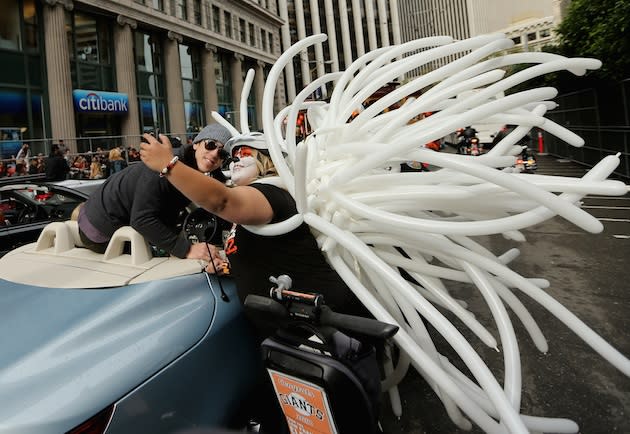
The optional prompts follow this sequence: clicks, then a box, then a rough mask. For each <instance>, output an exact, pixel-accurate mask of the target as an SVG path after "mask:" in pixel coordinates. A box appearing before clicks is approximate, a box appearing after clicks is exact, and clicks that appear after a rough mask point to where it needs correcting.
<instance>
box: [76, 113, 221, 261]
mask: <svg viewBox="0 0 630 434" xmlns="http://www.w3.org/2000/svg"><path fill="white" fill-rule="evenodd" d="M230 137H232V134H231V133H230V131H229V130H228V129H227V128H225V127H223V126H222V125H220V124H216V123H214V124H210V125H207V126H206V127H205V128H203V129H202V130H201V131H200V132H199V134H197V136H196V137H195V139H194V140H193V143H192V144H189V145H184V146H182V147H181V148H180V149H179V151H178V152H177V154H176V156H175V157H174V158H173V160H174V161H172V163H171V164H173V165H174V164H175V162H176V161H180V162H182V163H184V164H186V165H187V166H190V167H192V168H194V169H196V170H198V171H200V172H203V173H206V174H209V175H214V174H217V178H220V176H221V171H220V169H221V165H222V164H223V162H224V161H225V158H226V157H227V156H228V155H227V153H226V152H225V151H224V150H223V147H224V145H225V142H227V141H228V140H229V139H230ZM189 203H190V200H189V199H187V198H186V197H185V196H184V195H182V194H181V193H180V192H179V191H178V190H177V189H176V188H175V187H173V186H172V185H171V184H170V183H169V182H168V181H167V180H166V178H164V177H163V176H162V174H159V173H156V172H154V171H152V170H151V169H149V168H148V167H147V166H145V164H144V163H137V164H132V165H130V166H129V167H127V168H125V169H124V170H122V171H120V172H117V173H115V174H113V175H112V176H110V177H109V178H107V180H106V181H105V183H103V184H102V185H101V186H100V187H99V188H98V189H97V190H96V191H94V192H93V193H92V194H91V195H90V197H89V199H88V200H87V201H86V202H85V203H84V204H83V206H81V208H80V209H79V213H78V223H79V235H80V236H81V241H82V242H83V244H84V245H85V247H87V248H88V249H90V250H92V251H94V252H97V253H104V252H105V249H106V248H107V244H108V242H109V240H110V239H111V237H112V235H113V234H114V232H115V231H116V230H117V229H119V228H120V227H122V226H131V227H132V228H134V229H135V230H136V231H138V232H139V233H140V234H141V235H142V236H143V237H144V238H145V240H147V241H148V242H149V243H150V244H152V245H153V246H155V247H157V248H158V249H160V250H163V251H164V252H166V253H169V254H172V255H174V256H177V257H178V258H190V259H204V260H209V259H210V258H209V254H208V249H207V247H206V246H205V244H203V243H199V244H191V242H190V241H189V240H188V239H187V238H186V237H185V235H184V234H183V233H178V232H177V231H176V225H177V220H178V217H179V214H180V212H181V211H182V210H184V209H185V208H186V206H187V205H188V204H189Z"/></svg>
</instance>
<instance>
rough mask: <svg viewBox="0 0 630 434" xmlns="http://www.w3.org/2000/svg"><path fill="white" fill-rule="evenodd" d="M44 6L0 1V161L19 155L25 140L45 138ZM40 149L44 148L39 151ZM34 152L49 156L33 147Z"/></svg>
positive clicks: (31, 0) (25, 0) (26, 0)
mask: <svg viewBox="0 0 630 434" xmlns="http://www.w3.org/2000/svg"><path fill="white" fill-rule="evenodd" d="M41 8H42V3H40V2H36V1H35V0H23V1H20V0H0V11H2V13H1V14H0V64H2V65H5V67H4V68H2V69H0V141H2V146H1V147H0V158H10V157H11V155H15V154H17V151H18V150H19V148H20V147H21V146H22V142H21V140H22V139H34V138H42V137H44V131H45V129H44V119H43V117H42V113H43V112H44V111H45V110H46V108H45V107H44V105H43V104H44V101H43V99H42V95H43V85H44V80H43V67H42V64H43V61H42V56H41V54H40V53H39V50H40V48H41V47H42V40H41V38H42V35H40V33H39V26H38V23H39V22H41V12H42V11H41ZM40 146H41V147H40ZM31 149H32V152H34V153H38V152H46V149H44V144H43V143H42V144H41V145H38V144H34V143H31Z"/></svg>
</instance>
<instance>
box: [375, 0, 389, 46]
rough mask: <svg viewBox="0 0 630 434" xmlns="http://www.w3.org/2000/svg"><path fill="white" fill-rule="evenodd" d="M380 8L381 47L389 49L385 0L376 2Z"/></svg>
mask: <svg viewBox="0 0 630 434" xmlns="http://www.w3.org/2000/svg"><path fill="white" fill-rule="evenodd" d="M376 4H377V6H378V27H379V30H380V32H381V47H388V46H389V45H390V43H389V27H388V25H387V24H388V20H387V6H386V5H385V0H376Z"/></svg>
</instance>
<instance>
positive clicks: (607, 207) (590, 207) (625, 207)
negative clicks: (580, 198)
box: [582, 205, 630, 209]
mask: <svg viewBox="0 0 630 434" xmlns="http://www.w3.org/2000/svg"><path fill="white" fill-rule="evenodd" d="M582 208H587V209H630V206H600V205H583V206H582Z"/></svg>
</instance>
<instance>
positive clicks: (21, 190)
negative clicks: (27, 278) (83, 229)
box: [0, 179, 88, 256]
mask: <svg viewBox="0 0 630 434" xmlns="http://www.w3.org/2000/svg"><path fill="white" fill-rule="evenodd" d="M87 198H88V193H86V192H82V191H79V190H77V189H74V188H69V187H66V186H63V185H57V184H55V183H47V182H43V181H42V182H40V181H32V180H24V181H21V180H9V179H3V180H2V182H0V256H3V255H5V254H6V253H7V252H9V251H10V250H13V249H15V248H16V247H19V246H22V245H24V244H28V243H32V242H34V241H36V240H37V238H38V237H39V234H40V232H41V231H42V229H43V228H44V226H46V225H47V224H48V223H50V222H54V221H62V220H68V219H69V218H70V215H71V214H72V211H73V210H74V209H75V208H76V207H77V205H78V204H80V203H82V202H84V201H85V200H86V199H87Z"/></svg>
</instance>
